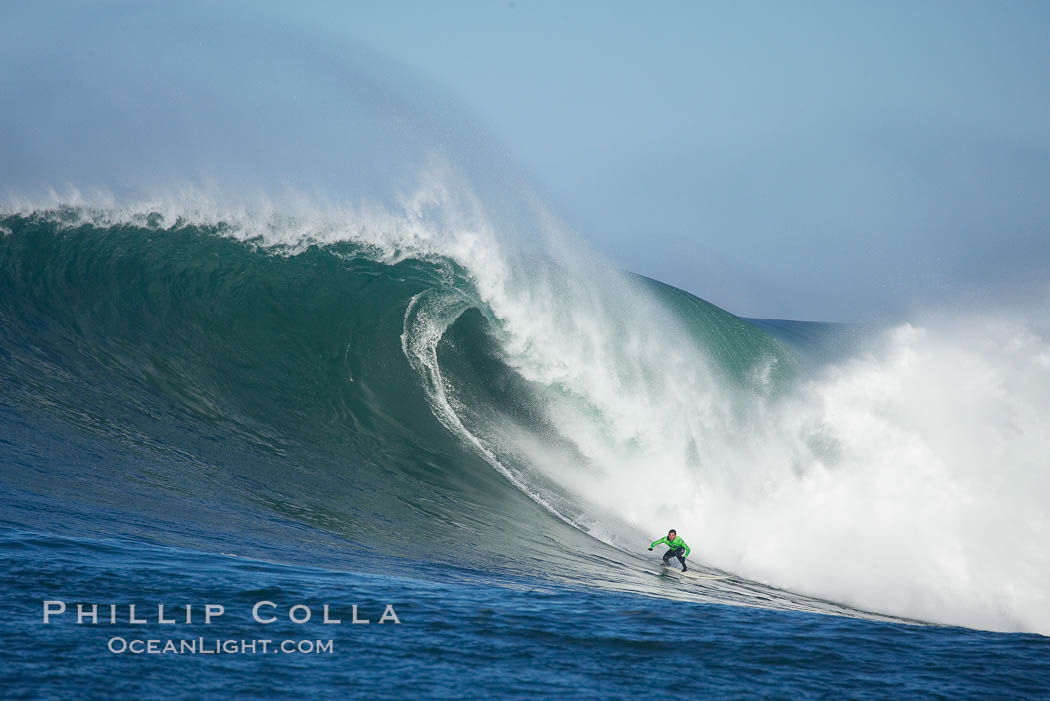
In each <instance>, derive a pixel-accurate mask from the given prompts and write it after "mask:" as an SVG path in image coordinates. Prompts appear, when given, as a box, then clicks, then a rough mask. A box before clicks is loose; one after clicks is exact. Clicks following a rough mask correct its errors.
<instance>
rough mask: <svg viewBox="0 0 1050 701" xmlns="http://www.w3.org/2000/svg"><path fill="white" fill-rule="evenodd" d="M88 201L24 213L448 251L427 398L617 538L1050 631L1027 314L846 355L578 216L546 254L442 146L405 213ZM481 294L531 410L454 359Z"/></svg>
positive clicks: (1041, 447) (1041, 451) (786, 583)
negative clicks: (738, 309)
mask: <svg viewBox="0 0 1050 701" xmlns="http://www.w3.org/2000/svg"><path fill="white" fill-rule="evenodd" d="M195 199H196V200H197V201H199V200H200V199H201V198H199V197H198V198H195ZM302 201H303V200H300V202H302ZM72 202H73V204H66V205H64V206H62V207H59V208H54V207H52V208H47V209H36V208H29V209H27V208H25V206H24V205H23V207H22V212H21V213H18V214H10V215H9V217H16V218H17V220H18V221H27V220H32V219H33V218H34V217H36V218H43V219H45V220H47V219H51V220H54V219H59V220H60V219H61V217H60V216H58V215H57V214H56V213H58V212H64V213H65V215H66V218H67V221H64V222H61V227H63V228H74V227H77V226H83V225H84V223H85V222H91V226H92V227H94V228H96V229H99V230H100V234H99V235H105V233H104V232H105V231H107V230H109V229H112V228H114V227H117V226H127V225H129V224H132V223H136V222H137V223H138V224H139V225H140V226H141V225H142V223H143V222H147V221H149V222H150V226H148V227H145V228H146V230H147V231H148V230H150V229H155V230H157V231H159V232H164V231H167V230H168V229H169V228H170V227H176V228H185V227H188V226H196V227H200V226H210V227H213V230H214V231H215V232H216V234H215V235H221V236H227V237H232V238H234V239H236V240H240V241H244V242H246V243H248V244H250V245H251V246H252V247H253V249H254V250H256V251H258V255H268V256H278V257H280V256H284V257H288V256H292V257H294V256H297V255H302V252H303V251H306V250H309V249H311V248H318V247H319V248H322V249H332V248H337V247H338V246H339V245H351V246H354V252H353V255H354V256H363V257H366V258H367V259H369V260H372V261H375V262H376V263H378V264H380V265H383V266H393V265H398V264H401V263H403V262H405V261H410V260H419V261H426V262H427V263H428V264H431V265H434V266H435V268H436V270H438V271H439V273H438V275H439V276H440V277H439V279H440V284H435V285H434V286H432V287H428V288H427V289H424V290H422V291H420V292H417V293H416V294H414V295H412V296H411V298H410V299H409V301H408V302H407V304H406V305H405V306H404V309H403V322H402V328H401V333H400V334H399V339H398V342H399V344H400V352H401V353H402V354H403V355H404V357H405V359H406V360H407V362H408V365H409V366H410V367H411V369H412V371H413V372H414V373H415V375H416V378H415V380H414V381H415V382H417V383H418V384H419V386H420V387H421V388H422V390H423V392H424V393H425V396H426V400H427V403H428V405H429V408H430V410H431V411H432V413H433V416H434V417H435V418H436V419H437V420H438V421H439V422H440V423H441V425H442V426H443V427H444V428H445V429H446V430H447V431H448V432H450V433H451V434H453V435H455V436H456V437H457V438H458V439H459V440H460V441H462V442H463V443H464V444H465V445H467V446H468V447H469V448H470V449H471V450H473V451H475V452H476V453H477V454H478V455H479V456H480V457H481V458H483V459H484V460H485V461H486V462H487V463H488V464H489V465H490V466H491V467H492V468H494V469H495V470H496V471H497V472H498V473H499V474H500V475H501V476H502V477H503V478H505V479H506V480H507V481H508V482H509V483H510V484H512V485H514V486H515V487H516V488H517V489H520V490H522V491H523V492H525V493H526V494H528V495H529V496H530V497H531V498H532V499H534V500H536V501H537V502H538V503H539V504H541V505H542V506H543V507H544V508H545V509H547V510H548V511H549V512H550V513H551V514H552V515H553V516H555V517H557V518H560V519H563V520H565V521H567V522H568V523H571V524H572V525H573V526H575V527H577V528H580V529H582V530H583V531H585V532H586V533H588V534H589V535H590V536H592V537H594V538H596V539H598V540H599V541H601V542H603V543H606V544H608V545H610V546H612V547H614V548H616V549H617V550H620V551H623V552H625V553H637V552H638V550H639V544H640V543H642V544H644V541H645V536H644V534H646V533H659V532H661V531H662V530H666V527H667V524H676V526H675V527H677V528H679V529H680V530H681V531H682V532H683V533H690V540H691V541H692V543H693V546H694V549H695V552H696V554H695V555H694V556H693V557H694V558H695V559H696V560H698V561H700V562H703V563H704V564H705V565H708V566H710V567H714V568H717V569H719V570H724V571H726V572H731V573H733V574H735V575H737V576H739V577H740V578H742V579H744V580H747V581H752V582H758V583H761V584H764V585H767V586H769V587H773V588H776V589H779V590H785V591H789V592H794V593H796V594H802V595H804V596H811V597H816V598H819V599H824V600H829V601H833V602H837V603H839V604H842V605H844V606H847V607H851V608H855V609H859V610H861V611H872V612H878V613H882V614H887V615H892V616H898V617H902V618H907V619H915V620H922V621H929V622H938V623H949V624H956V625H965V626H970V627H976V628H983V629H989V630H1004V631H1028V632H1040V633H1046V632H1047V631H1048V630H1050V618H1048V616H1050V598H1048V595H1047V593H1046V589H1045V587H1044V586H1043V579H1044V575H1045V573H1046V572H1047V571H1050V556H1048V554H1047V553H1048V549H1047V547H1045V546H1046V545H1047V543H1046V541H1045V538H1046V534H1047V521H1046V514H1045V509H1044V508H1043V505H1044V504H1045V503H1047V498H1048V497H1050V493H1048V492H1050V475H1048V474H1047V470H1048V467H1047V465H1046V463H1045V457H1044V456H1045V455H1046V454H1048V452H1047V448H1050V430H1048V426H1050V423H1048V416H1050V408H1048V406H1047V403H1046V397H1047V396H1050V393H1048V390H1050V345H1048V343H1047V338H1046V336H1045V333H1044V332H1042V330H1041V328H1040V326H1039V325H1037V324H1036V323H1034V320H1033V319H1027V318H1023V317H1020V318H1010V317H1008V316H1005V315H996V316H983V317H982V316H980V315H977V314H969V315H955V316H943V315H942V317H941V318H936V319H934V318H931V319H930V320H929V321H927V322H925V323H919V322H916V323H905V324H903V325H897V326H891V327H890V328H887V329H869V330H864V331H860V330H858V329H852V330H850V331H849V332H848V333H850V334H852V335H853V336H856V337H858V339H857V340H855V341H854V342H853V350H852V351H851V352H850V353H849V354H846V355H845V357H837V358H832V359H830V360H829V359H827V358H823V357H821V354H820V349H819V347H818V346H817V344H810V347H809V348H808V349H807V348H805V347H800V346H799V344H798V343H795V345H794V347H792V345H791V343H790V341H788V340H783V339H777V338H774V337H773V336H770V335H768V334H766V333H763V332H762V331H761V330H759V329H758V328H756V326H754V325H752V324H750V323H748V322H747V321H746V320H741V319H738V318H736V317H733V316H732V315H731V314H728V313H725V312H722V311H721V310H718V309H717V308H714V307H710V306H709V305H706V304H704V303H703V302H701V301H700V300H698V299H695V298H692V297H691V296H690V295H687V294H685V293H682V292H681V291H678V290H674V289H673V288H666V287H663V286H659V285H656V284H654V283H651V282H649V281H646V280H644V279H639V278H637V277H634V276H631V275H629V274H627V273H624V272H620V271H618V270H616V269H614V268H612V267H611V266H609V265H608V264H607V263H606V262H604V261H603V260H602V259H601V257H600V256H599V255H597V254H596V253H594V252H593V251H588V250H586V248H585V247H584V246H583V245H582V244H580V243H578V242H574V241H573V239H572V238H571V237H570V235H569V234H568V233H567V232H566V231H565V230H564V228H559V227H553V226H552V227H549V228H548V230H546V231H545V232H544V233H545V236H546V239H545V240H544V241H543V247H542V251H543V255H537V254H535V253H532V252H522V251H520V250H513V249H512V248H510V247H509V246H508V245H506V244H504V243H502V242H501V240H500V235H499V233H498V231H497V227H496V225H495V224H493V223H492V221H491V220H490V219H489V218H488V217H487V216H486V212H485V209H484V206H483V204H482V203H481V202H480V200H479V199H478V198H477V197H475V196H474V195H473V193H472V192H471V191H470V190H469V188H468V186H467V185H466V184H465V183H463V182H458V183H457V182H454V176H453V175H452V172H451V169H450V168H448V167H445V168H443V169H440V170H439V171H438V172H436V173H435V172H430V173H427V174H426V176H425V177H424V178H421V184H420V186H419V188H418V189H417V190H416V191H414V192H412V193H411V194H410V195H409V196H405V197H404V198H403V199H402V201H401V204H400V206H399V207H398V208H397V209H395V210H394V211H389V210H384V211H380V212H375V211H372V212H366V211H341V212H339V213H338V216H334V215H333V213H332V212H318V211H312V212H311V213H310V216H303V215H302V214H299V215H289V216H278V214H277V213H275V212H272V211H267V210H266V209H265V208H263V209H262V215H261V216H260V215H259V214H258V213H255V212H252V213H251V215H250V216H249V215H245V214H239V213H235V212H234V213H231V212H218V211H207V210H203V211H202V209H201V208H200V206H199V205H193V206H190V207H187V208H186V210H185V212H184V213H182V212H180V210H179V207H178V205H177V204H174V203H163V204H162V203H158V202H149V203H146V204H135V205H134V206H131V207H127V208H125V209H123V210H118V209H115V208H113V207H109V208H104V207H98V206H92V205H88V204H85V203H84V202H83V201H82V198H74V199H73V200H72ZM8 221H10V220H8ZM5 227H7V228H8V229H9V228H10V224H5ZM140 235H145V234H140ZM527 256H531V257H527ZM468 310H469V311H473V312H474V313H476V314H478V315H480V317H481V318H482V322H480V323H481V324H483V328H482V331H481V333H484V335H485V336H486V338H487V339H488V341H489V342H491V343H492V344H493V346H494V348H493V349H492V350H490V351H489V352H490V353H491V354H492V355H493V356H495V358H496V359H497V360H498V362H499V363H501V364H502V365H504V366H505V369H504V370H503V373H504V374H507V375H511V376H512V380H511V381H512V382H513V383H515V384H516V385H520V386H518V387H515V388H514V392H516V393H517V394H516V396H514V397H513V398H512V399H511V400H509V401H512V402H513V403H516V404H519V405H525V406H524V408H523V409H522V411H523V412H524V414H522V412H521V411H519V412H514V411H511V410H508V409H507V407H506V406H505V404H506V403H507V402H508V400H507V399H506V398H505V397H500V396H498V392H494V391H493V390H491V389H489V388H488V387H485V386H484V383H486V382H494V381H498V382H499V383H500V384H502V385H506V384H508V380H506V379H505V378H492V377H484V376H481V377H478V376H474V377H464V378H460V377H449V376H448V374H447V372H446V371H444V370H443V368H442V366H441V360H440V357H439V356H440V353H439V345H440V344H441V343H442V342H443V341H447V338H446V335H447V334H448V332H449V329H450V328H451V327H452V326H453V325H455V324H456V323H457V322H459V321H461V320H462V318H463V316H464V314H466V313H467V312H468ZM840 333H844V332H840ZM350 343H353V340H352V339H351V340H350ZM839 355H840V356H842V355H843V354H839ZM475 372H477V370H475ZM349 379H350V378H348V381H349Z"/></svg>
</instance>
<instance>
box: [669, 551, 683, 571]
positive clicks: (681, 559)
mask: <svg viewBox="0 0 1050 701" xmlns="http://www.w3.org/2000/svg"><path fill="white" fill-rule="evenodd" d="M668 552H670V551H668ZM684 552H685V548H678V549H677V550H675V551H674V556H675V557H677V558H678V561H679V562H681V563H682V571H683V572H685V571H686V570H687V569H688V568H687V567H686V566H685V555H683V554H682V553H684Z"/></svg>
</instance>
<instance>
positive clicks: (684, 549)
mask: <svg viewBox="0 0 1050 701" xmlns="http://www.w3.org/2000/svg"><path fill="white" fill-rule="evenodd" d="M660 543H665V544H666V545H667V548H668V549H667V552H665V553H664V567H670V566H671V556H672V555H674V556H675V557H677V558H678V561H679V562H681V563H682V571H683V572H685V571H687V570H688V568H687V567H686V566H685V558H686V557H687V556H688V555H689V546H688V545H686V544H685V541H684V540H682V539H681V538H679V537H678V531H676V530H675V529H673V528H672V529H671V530H669V531H667V536H666V537H664V538H661V539H660V540H654V541H653V542H652V544H651V545H650V546H649V549H650V550H652V549H653V548H655V547H656V546H657V545H659V544H660Z"/></svg>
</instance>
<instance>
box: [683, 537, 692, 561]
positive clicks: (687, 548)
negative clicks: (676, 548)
mask: <svg viewBox="0 0 1050 701" xmlns="http://www.w3.org/2000/svg"><path fill="white" fill-rule="evenodd" d="M682 547H683V548H685V552H684V553H682V557H689V553H691V552H692V550H691V549H690V548H689V546H688V545H686V543H685V541H684V540H683V541H682Z"/></svg>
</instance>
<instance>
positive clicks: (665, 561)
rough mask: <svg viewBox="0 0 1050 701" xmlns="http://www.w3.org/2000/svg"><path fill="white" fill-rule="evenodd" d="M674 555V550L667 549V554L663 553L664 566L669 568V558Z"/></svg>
mask: <svg viewBox="0 0 1050 701" xmlns="http://www.w3.org/2000/svg"><path fill="white" fill-rule="evenodd" d="M672 555H674V550H671V549H670V548H668V550H667V552H665V553H664V565H666V566H667V567H670V566H671V556H672Z"/></svg>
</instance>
